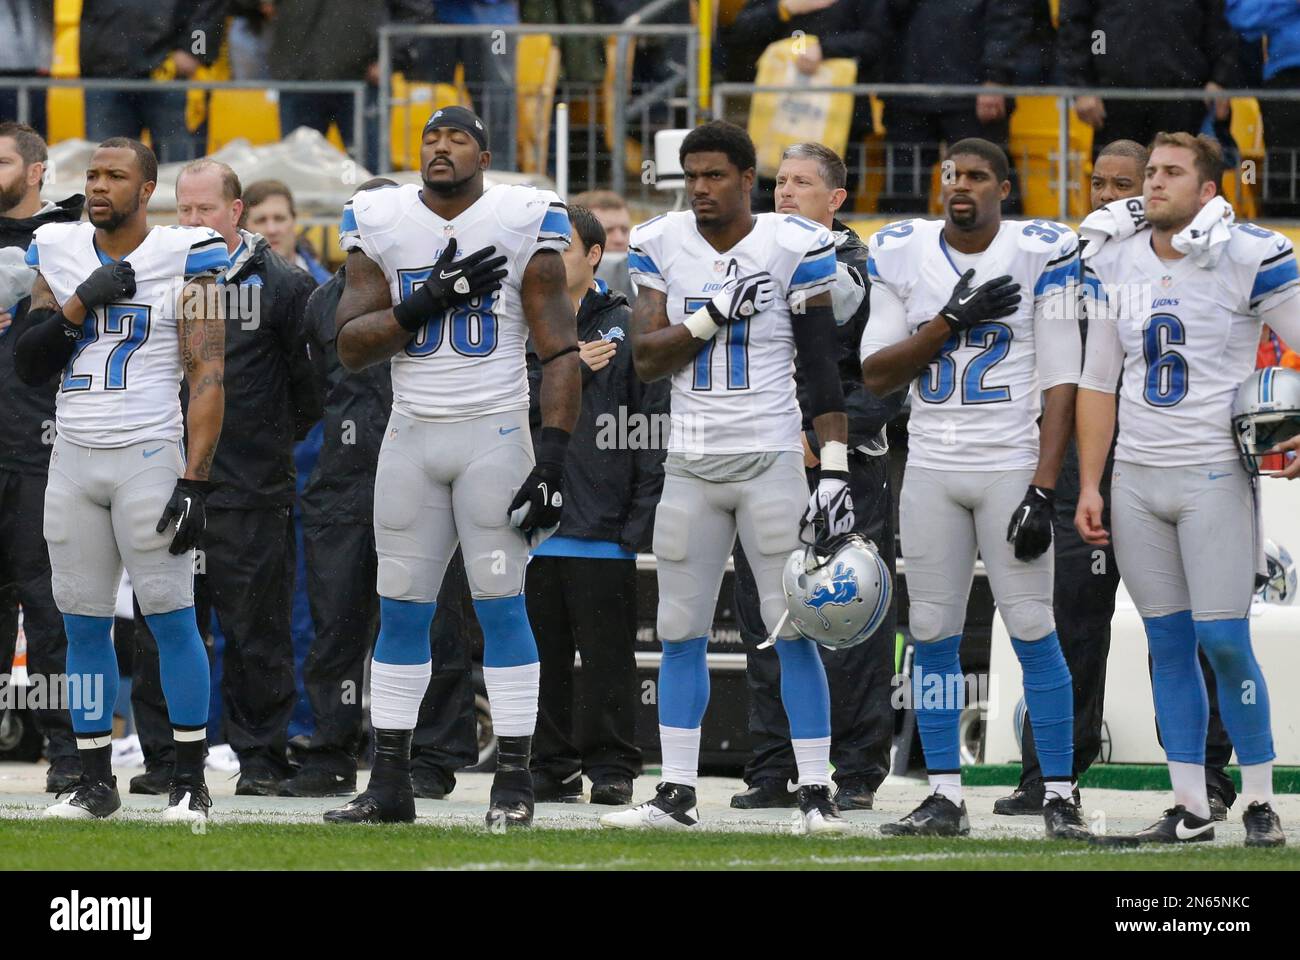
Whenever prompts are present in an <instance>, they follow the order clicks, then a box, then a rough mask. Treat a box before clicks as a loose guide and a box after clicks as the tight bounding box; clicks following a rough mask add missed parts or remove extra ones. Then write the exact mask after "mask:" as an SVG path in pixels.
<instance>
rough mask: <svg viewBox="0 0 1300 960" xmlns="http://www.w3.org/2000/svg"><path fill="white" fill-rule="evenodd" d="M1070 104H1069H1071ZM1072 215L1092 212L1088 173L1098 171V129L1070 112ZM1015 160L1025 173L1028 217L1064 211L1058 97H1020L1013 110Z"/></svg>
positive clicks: (1023, 188)
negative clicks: (1059, 196)
mask: <svg viewBox="0 0 1300 960" xmlns="http://www.w3.org/2000/svg"><path fill="white" fill-rule="evenodd" d="M1067 109H1068V107H1067ZM1068 143H1069V154H1070V162H1069V181H1070V183H1069V215H1070V216H1072V217H1082V216H1084V215H1086V214H1087V212H1088V187H1087V177H1088V176H1090V175H1091V173H1092V163H1091V157H1092V128H1091V127H1089V126H1088V125H1087V124H1086V123H1084V122H1083V121H1082V120H1080V119H1079V118H1078V117H1077V116H1075V114H1074V111H1073V110H1071V111H1070V126H1069V139H1068ZM1010 148H1011V149H1010V154H1011V159H1012V161H1013V162H1014V163H1015V165H1016V173H1017V174H1018V175H1019V177H1020V192H1021V196H1022V197H1023V198H1024V209H1025V214H1026V215H1027V216H1035V217H1052V218H1053V219H1055V218H1056V217H1058V216H1059V214H1060V209H1059V204H1058V199H1057V186H1056V179H1057V170H1058V157H1057V154H1058V153H1059V151H1060V113H1059V108H1058V100H1057V99H1056V98H1055V97H1018V98H1017V99H1016V109H1015V112H1014V113H1013V114H1012V115H1011V143H1010Z"/></svg>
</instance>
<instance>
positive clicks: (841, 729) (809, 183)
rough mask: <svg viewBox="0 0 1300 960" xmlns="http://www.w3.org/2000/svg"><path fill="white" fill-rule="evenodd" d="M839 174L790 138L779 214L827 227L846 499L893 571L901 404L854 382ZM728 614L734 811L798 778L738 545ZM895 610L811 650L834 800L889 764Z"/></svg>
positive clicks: (775, 802)
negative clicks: (735, 699)
mask: <svg viewBox="0 0 1300 960" xmlns="http://www.w3.org/2000/svg"><path fill="white" fill-rule="evenodd" d="M845 178H846V171H845V169H844V162H843V161H842V160H841V159H840V158H839V157H838V156H836V155H835V153H834V151H832V150H830V149H828V148H827V147H824V146H822V145H821V144H799V145H796V146H793V147H790V148H789V149H788V150H786V152H785V156H784V158H783V159H782V161H781V169H780V171H778V173H777V187H776V202H777V212H778V213H797V214H802V215H803V216H805V217H808V218H809V219H812V220H816V221H818V222H820V223H822V224H824V225H825V226H828V227H830V228H831V230H832V232H833V234H834V237H835V246H836V251H835V256H836V258H837V259H838V260H839V263H840V267H839V276H838V277H837V280H836V290H835V292H834V294H833V298H834V303H835V322H836V324H837V325H838V332H839V356H838V358H837V359H838V364H839V368H840V382H841V384H842V385H843V389H844V410H845V413H847V414H848V418H849V490H850V492H851V494H852V496H853V510H854V518H855V524H854V528H853V529H854V532H855V533H860V534H862V535H863V536H864V537H866V538H867V539H868V540H872V541H874V542H875V544H876V546H877V547H879V548H880V555H881V557H883V558H884V560H885V563H887V564H888V565H889V569H890V570H891V571H892V570H893V569H894V514H893V507H892V502H891V497H890V490H889V465H888V458H887V457H886V456H885V454H887V453H888V452H889V447H888V445H887V443H886V441H885V424H887V423H888V422H889V421H890V420H892V419H893V418H894V416H895V415H897V413H898V411H899V410H900V409H901V407H902V402H903V395H902V394H900V393H895V394H893V395H891V396H890V397H887V398H885V399H884V400H881V399H878V398H877V397H875V396H874V395H873V394H872V393H871V392H870V391H868V390H867V388H866V387H865V386H864V385H863V383H862V367H861V361H860V360H859V357H858V345H859V344H860V343H861V342H862V331H863V330H864V329H865V328H866V325H867V321H868V319H869V316H870V311H871V298H870V297H869V296H867V281H866V277H867V247H866V245H865V244H864V243H863V242H862V240H861V238H859V237H858V235H857V234H856V233H854V232H853V231H852V230H850V229H849V228H848V227H846V226H844V224H842V223H840V221H838V220H835V219H834V214H835V211H836V210H837V209H838V208H839V207H840V205H841V204H843V203H844V200H845V191H844V183H845ZM795 382H796V387H797V390H798V397H799V407H800V409H801V410H803V411H804V442H805V452H804V465H805V466H806V467H807V468H808V478H809V483H810V484H811V485H813V486H815V485H816V482H817V464H818V457H817V454H818V445H817V435H816V433H815V432H814V431H813V429H812V418H811V417H810V416H808V413H807V411H808V410H809V409H810V404H809V402H808V385H807V383H805V382H803V380H802V379H801V378H799V377H796V381H795ZM735 562H736V581H735V582H736V618H737V620H738V621H739V624H740V630H741V636H742V637H743V638H744V640H745V645H746V651H747V653H748V657H747V664H746V672H747V674H748V683H749V732H750V735H751V737H752V738H753V754H752V755H751V757H750V760H749V763H747V764H746V765H745V782H746V783H747V784H748V785H749V789H748V790H745V791H744V792H742V793H738V794H736V796H734V797H732V800H731V805H732V806H733V807H739V808H741V809H750V808H758V807H778V806H781V807H783V806H790V807H793V806H794V805H795V795H794V794H793V793H791V792H789V790H788V789H787V787H786V782H787V781H789V780H794V779H796V778H797V771H796V768H795V762H794V751H793V748H792V747H791V745H790V723H789V721H788V719H787V718H786V715H785V710H784V708H783V707H782V706H781V696H780V692H781V670H780V660H779V659H778V658H777V655H776V651H775V650H773V649H767V650H756V649H755V647H756V646H757V645H758V644H759V643H761V642H762V641H763V640H764V639H765V636H766V632H767V631H766V630H765V629H764V627H763V618H762V616H761V613H760V608H759V602H758V591H757V589H756V587H755V586H754V577H753V574H752V573H751V572H750V569H749V564H748V562H747V561H746V560H745V555H744V551H743V550H741V549H740V545H739V544H737V545H736V550H735ZM894 625H895V614H894V608H893V607H891V608H890V612H889V615H888V616H887V617H886V618H885V621H884V622H883V623H882V624H881V625H880V627H879V628H878V629H877V630H876V632H875V633H874V634H872V635H871V636H870V637H869V638H868V639H867V640H866V641H864V642H863V643H860V644H858V645H857V646H855V647H850V648H849V649H847V650H828V649H826V648H824V647H818V648H817V649H818V651H819V652H820V653H821V657H822V663H823V664H824V665H825V667H826V679H827V682H828V683H829V685H830V695H831V762H832V763H833V764H834V765H835V784H836V787H837V788H838V789H837V790H836V794H835V802H836V804H837V805H839V806H840V808H841V809H845V810H866V809H870V808H871V806H872V804H873V803H874V799H875V791H876V790H877V789H878V788H879V787H880V784H881V782H882V781H883V780H884V779H885V776H886V775H887V774H888V773H889V748H890V744H891V742H892V740H893V735H894V714H893V710H892V709H891V707H890V703H889V697H890V694H891V692H892V687H891V684H890V681H891V679H892V677H893V674H894Z"/></svg>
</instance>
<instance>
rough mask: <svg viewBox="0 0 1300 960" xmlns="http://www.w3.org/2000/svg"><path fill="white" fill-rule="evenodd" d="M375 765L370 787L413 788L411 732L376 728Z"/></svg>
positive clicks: (374, 729) (371, 773) (408, 730)
mask: <svg viewBox="0 0 1300 960" xmlns="http://www.w3.org/2000/svg"><path fill="white" fill-rule="evenodd" d="M373 732H374V735H375V763H374V766H373V767H371V768H370V786H371V787H380V788H384V787H387V788H390V789H391V788H393V787H397V788H405V789H410V786H411V730H410V728H409V727H408V728H407V729H405V730H389V729H384V728H382V727H374V728H373Z"/></svg>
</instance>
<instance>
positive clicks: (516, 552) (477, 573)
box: [461, 530, 528, 603]
mask: <svg viewBox="0 0 1300 960" xmlns="http://www.w3.org/2000/svg"><path fill="white" fill-rule="evenodd" d="M461 550H462V552H463V555H464V557H465V577H466V579H467V580H469V592H470V596H471V597H472V598H473V599H474V601H475V603H478V602H480V601H483V600H502V599H507V598H509V597H513V596H516V595H518V594H520V593H522V592H523V589H524V569H525V567H527V566H528V546H527V544H526V543H525V542H524V538H523V537H522V536H519V535H518V534H517V533H516V532H515V531H513V530H505V531H504V536H503V537H501V538H500V539H499V540H498V541H497V543H496V545H495V546H492V547H490V548H489V549H487V550H480V551H476V555H473V556H471V554H470V548H469V545H468V544H466V543H465V542H464V541H463V540H462V541H461Z"/></svg>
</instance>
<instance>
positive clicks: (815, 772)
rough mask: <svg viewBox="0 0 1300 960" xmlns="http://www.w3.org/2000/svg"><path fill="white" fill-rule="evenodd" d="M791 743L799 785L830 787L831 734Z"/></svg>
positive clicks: (796, 740) (791, 741)
mask: <svg viewBox="0 0 1300 960" xmlns="http://www.w3.org/2000/svg"><path fill="white" fill-rule="evenodd" d="M809 642H811V641H809ZM777 643H778V644H780V643H785V641H784V640H778V641H777ZM790 745H791V746H792V747H793V748H794V762H795V766H797V767H798V768H799V786H801V787H815V786H823V787H829V786H830V785H831V738H830V736H829V735H827V736H825V737H817V738H815V739H804V740H800V739H796V738H794V737H791V738H790Z"/></svg>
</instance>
